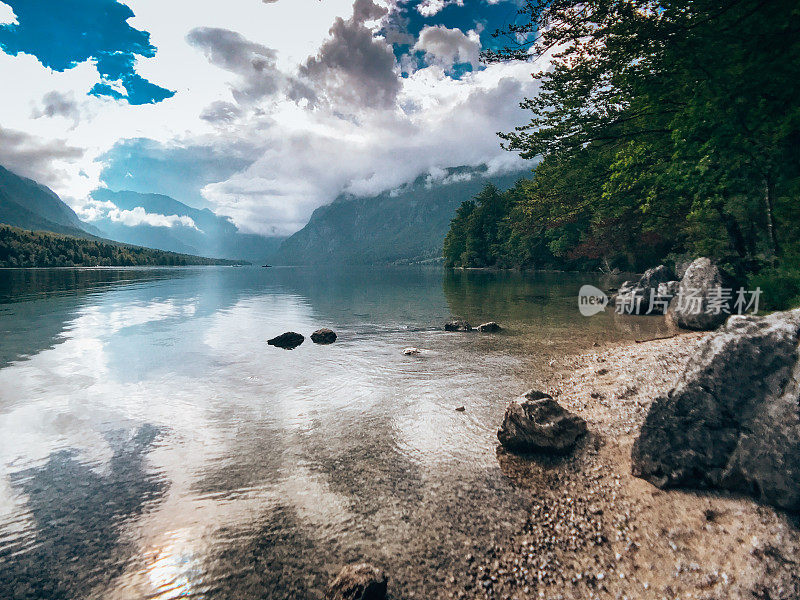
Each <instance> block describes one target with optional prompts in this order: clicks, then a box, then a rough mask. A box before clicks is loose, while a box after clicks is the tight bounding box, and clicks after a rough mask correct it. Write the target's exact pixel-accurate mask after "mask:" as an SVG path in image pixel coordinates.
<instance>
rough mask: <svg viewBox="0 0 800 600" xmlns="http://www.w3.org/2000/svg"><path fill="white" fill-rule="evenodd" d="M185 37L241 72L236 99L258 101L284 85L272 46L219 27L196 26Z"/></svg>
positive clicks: (222, 64)
mask: <svg viewBox="0 0 800 600" xmlns="http://www.w3.org/2000/svg"><path fill="white" fill-rule="evenodd" d="M186 40H187V41H188V42H189V43H190V44H191V45H192V46H194V47H196V48H199V49H201V50H202V51H203V52H204V53H205V55H206V57H207V58H208V60H209V62H211V63H212V64H214V65H216V66H218V67H220V68H222V69H225V70H226V71H230V72H231V73H235V74H236V75H239V76H240V78H241V81H240V85H237V86H235V87H234V88H233V90H232V91H233V97H234V98H235V99H236V101H237V102H240V103H246V102H248V101H257V100H259V99H261V98H264V97H265V96H271V95H274V94H275V93H276V92H277V91H278V90H280V89H281V85H282V83H283V81H284V79H285V77H284V76H283V74H281V73H280V71H278V69H277V67H276V66H275V60H276V58H277V52H276V51H275V50H273V49H272V48H268V47H267V46H264V45H262V44H258V43H256V42H252V41H250V40H248V39H247V38H246V37H244V36H243V35H241V34H239V33H236V32H235V31H230V30H228V29H220V28H217V27H198V28H197V29H193V30H192V31H190V32H189V34H188V35H187V36H186Z"/></svg>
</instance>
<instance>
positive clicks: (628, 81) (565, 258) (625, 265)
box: [444, 0, 800, 305]
mask: <svg viewBox="0 0 800 600" xmlns="http://www.w3.org/2000/svg"><path fill="white" fill-rule="evenodd" d="M522 14H523V15H525V16H527V22H526V24H524V25H515V26H514V27H512V28H510V29H509V30H508V31H506V32H500V35H501V37H502V35H503V34H508V35H510V36H514V39H515V40H518V39H523V38H524V37H525V35H526V34H534V33H536V32H540V33H539V34H538V37H537V38H536V41H535V42H532V45H526V44H522V45H519V44H518V43H516V42H515V43H512V44H511V45H510V46H509V47H507V48H505V49H504V50H501V51H490V52H488V53H485V55H484V58H485V59H486V60H489V61H498V60H508V59H527V58H530V57H536V56H542V55H545V54H547V53H548V52H555V53H556V54H555V58H553V59H552V61H551V67H550V69H548V70H547V71H545V72H542V73H538V74H537V77H540V78H541V81H542V86H541V92H540V94H539V95H538V96H536V97H534V98H530V99H528V100H526V101H525V102H524V103H523V106H524V107H525V108H527V109H529V110H530V111H531V120H530V122H529V123H527V124H521V125H520V126H519V127H518V128H516V130H514V131H512V132H508V133H505V134H501V137H502V138H503V140H504V142H505V145H506V148H507V149H509V150H511V151H515V152H519V153H521V155H522V156H523V157H525V158H530V159H533V158H541V163H540V164H539V166H538V167H537V169H536V173H535V176H534V177H533V178H532V179H530V180H528V181H525V182H522V183H520V184H519V185H517V186H516V187H515V188H514V189H513V190H510V191H508V192H505V193H501V192H499V191H498V190H496V189H494V188H491V187H487V188H486V189H485V190H484V191H483V192H481V194H479V195H478V196H477V197H476V198H475V199H474V200H469V201H466V202H464V203H463V204H462V205H461V207H460V208H459V209H458V213H457V215H456V217H455V219H454V220H453V222H452V225H451V228H450V231H449V233H448V235H447V239H446V241H445V246H444V257H445V261H446V264H448V265H450V266H465V267H472V266H497V267H511V266H519V267H529V268H543V267H557V268H567V269H613V268H619V269H622V270H634V271H641V270H643V269H645V268H647V267H650V266H653V265H654V264H656V263H658V262H663V261H665V260H666V261H670V260H672V261H678V260H681V259H682V258H685V257H690V256H698V255H706V256H711V257H712V258H714V259H716V260H717V261H719V262H720V263H721V264H723V265H724V266H725V267H726V268H727V269H728V270H730V271H732V272H733V273H735V274H736V275H738V276H739V277H740V278H742V279H744V278H749V279H750V280H751V282H752V283H753V284H759V285H762V286H764V287H766V288H768V290H766V291H765V297H767V298H772V300H773V302H774V304H775V305H780V304H785V303H787V302H791V299H792V298H793V297H795V296H800V201H798V195H800V5H798V4H797V2H795V1H787V0H778V1H775V2H769V3H758V2H754V1H737V2H721V1H715V0H699V1H693V2H689V1H688V0H680V1H675V2H659V3H657V4H656V3H653V2H649V1H644V0H632V1H631V0H626V1H618V0H589V1H588V2H586V1H580V2H578V1H573V0H555V1H550V2H543V1H538V0H537V1H533V0H527V1H526V2H525V5H524V7H523V9H522Z"/></svg>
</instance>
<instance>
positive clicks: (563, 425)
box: [497, 390, 587, 453]
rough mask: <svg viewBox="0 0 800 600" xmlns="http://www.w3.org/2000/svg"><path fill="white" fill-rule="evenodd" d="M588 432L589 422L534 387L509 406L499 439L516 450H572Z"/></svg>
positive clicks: (499, 432) (498, 434) (561, 451)
mask: <svg viewBox="0 0 800 600" xmlns="http://www.w3.org/2000/svg"><path fill="white" fill-rule="evenodd" d="M586 431H587V427H586V421H584V420H583V419H582V418H580V417H579V416H578V415H574V414H572V413H571V412H569V411H568V410H566V409H565V408H563V407H562V406H561V405H560V404H559V403H558V402H556V401H555V400H553V398H552V397H551V396H550V395H548V394H545V393H544V392H539V391H536V390H531V391H529V392H528V393H526V394H525V395H524V396H522V397H521V398H517V399H516V400H512V401H511V403H510V404H509V405H508V407H507V408H506V414H505V416H504V417H503V425H502V426H501V427H500V429H499V430H498V432H497V439H499V440H500V443H501V444H503V446H504V447H506V448H508V449H509V450H514V451H517V452H548V451H549V452H558V453H563V452H567V451H568V450H570V449H572V448H573V447H574V446H575V443H576V442H577V441H578V438H580V437H581V436H582V435H583V434H585V433H586Z"/></svg>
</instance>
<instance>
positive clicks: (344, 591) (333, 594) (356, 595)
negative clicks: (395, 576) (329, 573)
mask: <svg viewBox="0 0 800 600" xmlns="http://www.w3.org/2000/svg"><path fill="white" fill-rule="evenodd" d="M387 582H388V577H387V576H386V573H384V572H383V571H382V570H381V569H379V568H378V567H375V566H373V565H370V564H367V563H359V564H353V565H347V566H346V567H344V568H343V569H342V570H341V571H340V572H339V574H338V575H337V576H336V579H334V580H333V581H332V582H331V584H330V586H328V589H327V591H326V593H325V599H326V600H384V598H386V584H387Z"/></svg>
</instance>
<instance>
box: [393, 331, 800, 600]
mask: <svg viewBox="0 0 800 600" xmlns="http://www.w3.org/2000/svg"><path fill="white" fill-rule="evenodd" d="M707 335H713V334H705V333H683V334H680V335H678V336H676V337H673V338H670V339H661V340H654V341H649V342H643V343H635V344H628V345H617V346H611V347H606V348H598V349H597V351H594V352H591V353H588V354H584V355H582V356H579V357H572V358H565V359H564V360H563V361H561V362H560V363H558V364H554V365H553V366H554V370H555V374H554V375H553V376H552V377H550V378H549V379H547V380H543V381H540V382H536V383H538V384H539V385H540V389H543V390H546V392H547V393H549V394H550V395H551V396H552V397H553V398H555V399H556V400H558V402H559V403H560V404H561V405H562V406H563V407H564V408H567V409H568V410H570V411H572V412H573V413H575V414H577V415H579V416H581V417H582V418H584V419H585V420H586V421H587V422H588V424H589V431H590V433H589V435H588V436H586V437H585V438H584V439H583V440H582V441H581V442H580V443H579V445H578V447H577V449H576V451H575V453H574V454H572V455H569V456H566V457H561V458H542V457H537V458H535V459H531V458H529V457H520V456H516V455H514V454H511V453H508V452H507V451H505V450H504V449H502V448H501V447H498V450H497V453H498V460H499V461H500V464H501V467H502V468H503V471H504V472H505V473H506V474H507V475H508V476H509V477H511V478H512V479H514V481H515V483H516V484H517V485H519V486H521V487H523V488H526V489H528V490H529V491H530V494H531V498H532V504H531V507H532V508H531V513H530V518H529V519H528V521H527V523H526V525H525V527H524V529H523V530H522V531H520V532H519V533H517V534H516V535H515V536H514V537H513V539H511V540H509V541H508V542H507V543H506V544H504V545H503V546H493V547H490V548H488V549H487V551H486V553H485V554H483V553H481V555H477V556H472V555H469V556H467V557H466V559H467V563H468V564H469V567H468V569H467V572H465V573H461V574H458V575H457V576H453V577H451V578H450V586H449V588H450V589H448V590H447V592H446V593H445V594H443V597H457V598H484V597H485V598H504V599H511V598H520V599H521V598H548V599H552V600H556V599H559V600H567V599H579V598H580V599H587V598H597V599H622V598H629V599H631V600H633V599H635V598H647V599H649V598H652V599H658V600H660V599H662V598H666V599H670V600H672V599H676V598H681V599H689V598H691V599H698V600H699V599H704V600H712V599H723V598H725V599H730V598H754V599H771V600H776V599H781V600H783V599H785V600H789V599H796V598H798V597H800V574H798V573H800V564H798V563H800V528H799V526H800V519H798V516H797V515H795V514H793V513H791V512H784V511H781V510H778V509H775V508H772V507H770V506H767V505H764V504H760V503H757V502H755V501H754V500H752V499H750V498H746V497H743V496H740V495H737V494H731V493H725V492H719V491H692V490H680V489H672V490H667V491H665V490H661V489H658V488H656V487H654V486H653V485H652V484H651V483H648V482H647V481H645V480H642V479H639V478H637V477H634V476H633V475H632V474H631V471H632V465H631V448H632V446H633V444H634V440H635V438H636V436H637V434H638V432H639V429H640V427H641V425H642V424H643V422H644V421H645V418H646V416H647V414H648V411H649V409H650V405H651V403H652V402H653V400H654V399H655V398H657V397H658V396H659V395H661V394H664V393H665V392H666V391H668V390H669V389H670V388H671V387H672V385H673V383H674V382H675V380H676V379H677V378H678V376H679V375H680V374H681V373H682V372H683V370H684V367H685V366H686V364H687V362H688V361H689V360H690V358H692V357H693V356H694V355H695V353H696V351H697V349H698V346H699V345H701V343H702V341H703V339H704V338H705V336H707ZM390 587H391V585H390Z"/></svg>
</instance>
